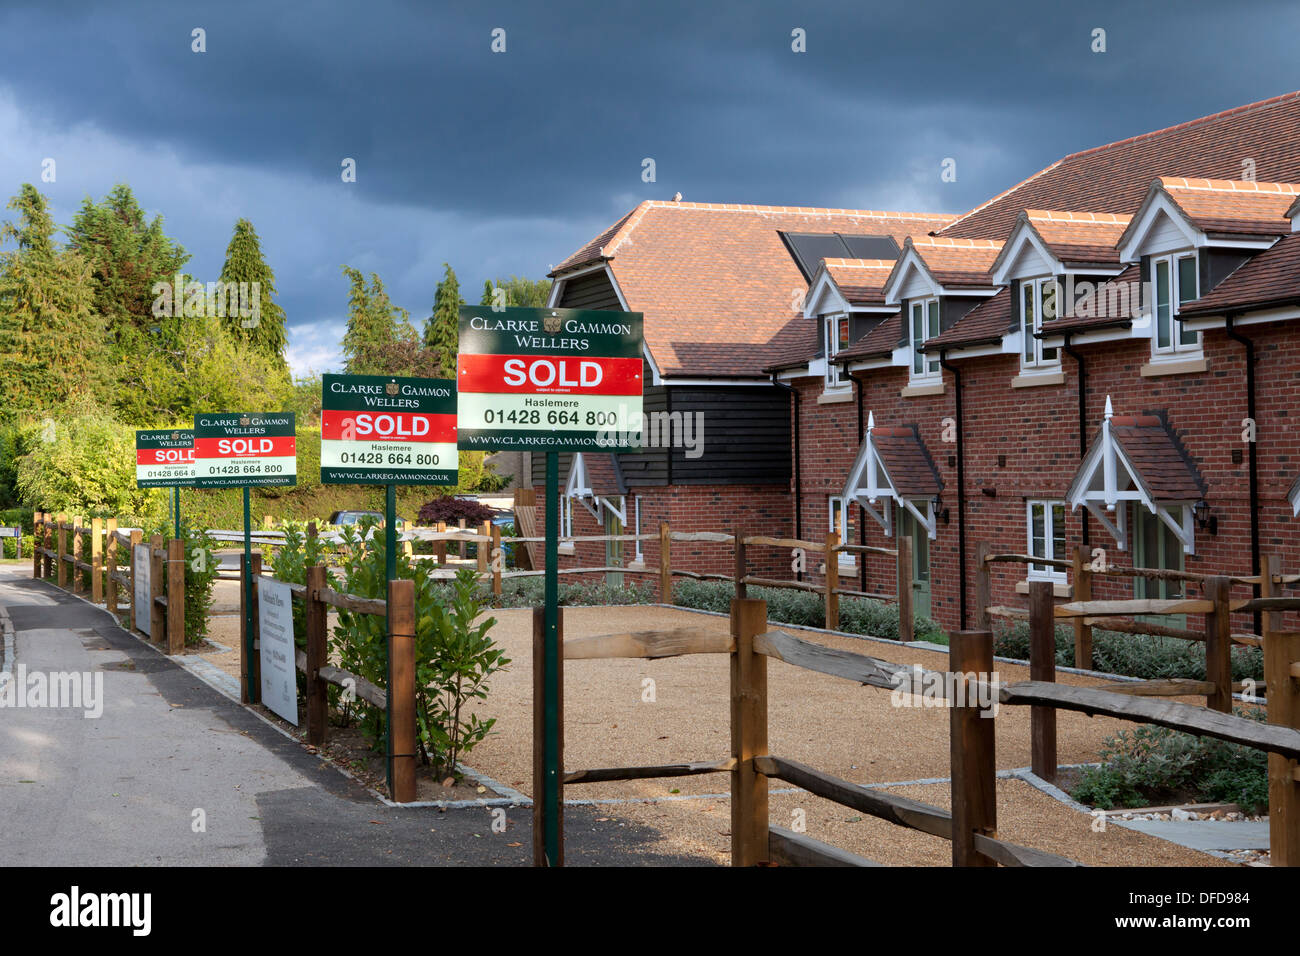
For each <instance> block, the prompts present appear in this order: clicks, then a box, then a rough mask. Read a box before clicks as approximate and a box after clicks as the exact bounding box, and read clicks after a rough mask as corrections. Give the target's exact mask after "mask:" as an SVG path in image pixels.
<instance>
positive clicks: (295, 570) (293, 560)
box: [271, 521, 339, 697]
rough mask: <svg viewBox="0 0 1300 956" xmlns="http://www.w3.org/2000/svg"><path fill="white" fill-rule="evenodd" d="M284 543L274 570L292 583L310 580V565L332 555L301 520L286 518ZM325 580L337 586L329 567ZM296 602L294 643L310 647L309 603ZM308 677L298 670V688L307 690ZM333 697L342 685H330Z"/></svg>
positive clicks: (274, 559) (279, 576)
mask: <svg viewBox="0 0 1300 956" xmlns="http://www.w3.org/2000/svg"><path fill="white" fill-rule="evenodd" d="M282 530H283V531H284V546H283V547H282V548H280V550H279V553H277V554H275V555H274V557H273V559H272V561H271V569H272V570H273V571H274V573H275V576H276V578H277V579H279V580H281V581H287V582H288V583H289V584H306V583H307V569H308V568H310V567H312V566H314V565H317V564H324V563H326V560H327V558H328V555H329V551H330V546H329V545H328V544H326V543H325V542H323V541H322V540H321V539H320V538H319V537H315V538H312V537H308V535H307V525H306V523H305V522H300V521H286V522H285V523H284V525H283V528H282ZM325 583H326V586H328V587H334V584H335V581H334V573H333V572H332V571H331V570H329V569H328V568H327V569H326V571H325ZM292 603H293V643H294V646H295V647H296V648H297V649H298V650H300V651H305V650H306V649H307V606H306V603H305V602H303V601H294V602H292ZM306 682H307V677H306V675H305V674H302V673H301V672H299V673H298V689H299V691H300V692H305V690H306ZM330 691H331V697H333V696H336V695H337V693H338V692H339V688H337V687H335V686H334V685H332V684H331V685H330Z"/></svg>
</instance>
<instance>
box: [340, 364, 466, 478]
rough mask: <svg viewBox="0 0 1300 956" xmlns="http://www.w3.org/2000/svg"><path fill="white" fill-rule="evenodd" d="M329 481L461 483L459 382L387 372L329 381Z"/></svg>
mask: <svg viewBox="0 0 1300 956" xmlns="http://www.w3.org/2000/svg"><path fill="white" fill-rule="evenodd" d="M322 388H323V392H322V396H321V420H320V425H321V445H320V476H321V481H322V482H324V483H325V484H366V485H368V484H375V485H393V484H398V485H410V484H421V485H454V484H456V468H457V464H456V383H455V382H453V381H451V380H450V379H441V378H392V377H389V376H384V375H325V376H323V377H322Z"/></svg>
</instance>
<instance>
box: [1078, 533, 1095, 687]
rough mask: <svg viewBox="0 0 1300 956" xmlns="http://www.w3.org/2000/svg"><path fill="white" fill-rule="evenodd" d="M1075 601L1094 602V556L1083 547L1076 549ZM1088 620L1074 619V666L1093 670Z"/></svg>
mask: <svg viewBox="0 0 1300 956" xmlns="http://www.w3.org/2000/svg"><path fill="white" fill-rule="evenodd" d="M1074 600H1075V601H1091V600H1092V555H1091V554H1090V553H1089V551H1088V549H1087V548H1085V547H1084V546H1083V545H1081V544H1080V545H1076V546H1075V549H1074ZM1085 620H1086V619H1085V618H1082V617H1076V618H1075V619H1074V666H1075V667H1078V668H1080V669H1081V670H1085V671H1090V670H1092V625H1091V624H1085V623H1084V621H1085Z"/></svg>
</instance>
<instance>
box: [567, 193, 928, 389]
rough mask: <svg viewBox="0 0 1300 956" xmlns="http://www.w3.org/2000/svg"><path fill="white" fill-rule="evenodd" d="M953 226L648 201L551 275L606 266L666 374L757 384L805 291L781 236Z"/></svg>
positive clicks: (834, 212) (869, 215)
mask: <svg viewBox="0 0 1300 956" xmlns="http://www.w3.org/2000/svg"><path fill="white" fill-rule="evenodd" d="M951 221H952V217H951V216H946V215H939V214H928V213H907V212H876V211H872V210H862V209H817V208H806V207H799V206H751V205H735V204H714V203H691V202H661V201H646V202H643V203H641V204H640V205H639V206H637V208H636V209H635V210H633V211H632V212H631V213H630V214H629V215H627V216H625V217H623V219H621V220H620V221H619V222H618V223H616V224H615V225H614V226H613V227H611V228H610V229H608V230H606V231H605V232H604V233H602V234H601V236H599V237H597V239H595V240H593V241H592V242H590V243H588V244H587V245H586V246H584V247H583V249H581V250H579V251H578V252H577V253H575V254H574V255H572V256H570V257H569V258H568V259H566V260H565V261H564V262H563V263H561V264H560V266H559V267H558V268H557V269H556V270H555V272H553V273H552V275H558V274H561V273H563V272H566V271H571V270H573V269H576V268H578V267H580V266H583V265H589V264H591V263H592V262H598V261H601V260H608V261H609V268H610V269H611V270H612V271H613V273H614V277H615V279H616V280H617V282H618V284H619V287H620V288H621V290H622V292H623V296H624V298H625V299H626V301H627V304H628V308H630V309H632V310H633V311H637V312H642V313H644V315H645V338H646V345H647V346H648V347H649V349H650V353H651V355H652V356H653V358H654V361H655V363H656V364H657V366H658V368H659V370H660V372H661V373H663V374H666V375H700V376H719V377H726V376H732V377H735V376H755V375H758V374H760V372H759V370H760V369H762V368H764V367H765V366H768V365H771V364H772V363H773V362H774V361H779V360H780V359H781V357H782V355H783V354H784V353H785V352H786V347H785V346H783V345H782V344H781V343H777V342H775V341H774V340H775V339H776V338H777V337H778V336H779V334H780V333H782V332H783V331H785V330H786V328H787V325H788V324H789V322H790V321H791V319H793V318H794V317H795V316H796V315H798V313H797V312H796V309H795V306H797V305H798V304H799V300H800V298H801V297H802V295H803V294H804V292H805V291H806V289H807V282H806V281H805V279H804V277H803V274H802V273H801V272H800V271H799V267H798V266H797V265H796V264H795V261H794V259H793V258H792V257H791V256H790V253H789V251H788V250H787V248H786V246H785V243H784V242H783V241H782V239H781V236H780V232H782V231H785V232H810V233H831V232H842V233H858V234H872V235H889V236H892V237H893V238H894V239H895V241H898V242H902V241H903V240H904V239H905V238H906V237H907V236H909V235H911V234H924V233H927V232H929V231H931V230H934V229H938V228H940V227H942V226H944V225H946V224H947V223H949V222H951ZM786 345H788V343H786Z"/></svg>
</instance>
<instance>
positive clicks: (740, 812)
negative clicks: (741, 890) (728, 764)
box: [731, 598, 768, 866]
mask: <svg viewBox="0 0 1300 956" xmlns="http://www.w3.org/2000/svg"><path fill="white" fill-rule="evenodd" d="M765 630H767V602H766V601H759V600H754V599H750V598H737V599H735V600H734V601H732V602H731V636H732V640H733V642H734V644H735V647H734V649H733V650H732V652H731V756H732V758H733V759H734V760H735V761H736V765H735V767H734V768H733V769H732V771H731V865H732V866H754V865H756V864H758V863H761V862H764V861H766V860H767V859H768V849H767V841H768V804H767V777H765V776H763V775H762V774H760V773H759V772H758V771H757V770H755V769H754V758H755V757H761V756H766V755H767V752H768V746H767V658H766V657H765V656H763V655H762V654H755V653H754V638H755V637H756V636H757V635H759V634H762V633H763V632H764V631H765Z"/></svg>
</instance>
